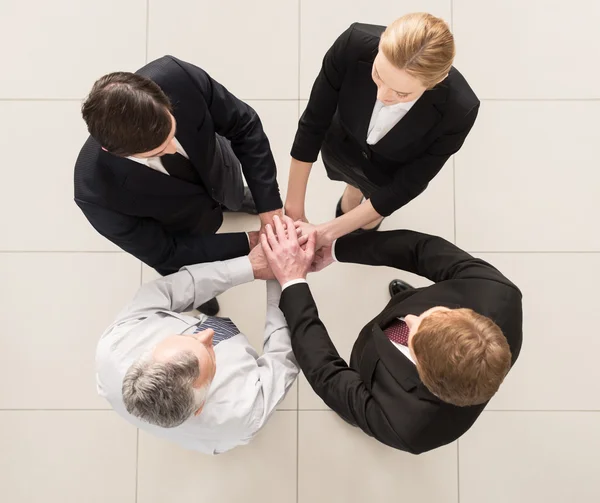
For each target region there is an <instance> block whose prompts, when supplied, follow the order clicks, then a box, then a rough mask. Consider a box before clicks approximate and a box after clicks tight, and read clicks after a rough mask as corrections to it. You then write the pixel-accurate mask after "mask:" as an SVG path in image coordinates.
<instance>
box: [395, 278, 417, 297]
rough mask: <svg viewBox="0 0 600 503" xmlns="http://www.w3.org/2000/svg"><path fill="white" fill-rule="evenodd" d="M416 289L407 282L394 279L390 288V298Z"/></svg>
mask: <svg viewBox="0 0 600 503" xmlns="http://www.w3.org/2000/svg"><path fill="white" fill-rule="evenodd" d="M414 289H415V287H414V286H412V285H409V284H408V283H407V282H406V281H402V280H401V279H393V280H392V281H390V286H389V291H390V297H393V296H394V295H398V294H399V293H402V292H407V291H408V290H414Z"/></svg>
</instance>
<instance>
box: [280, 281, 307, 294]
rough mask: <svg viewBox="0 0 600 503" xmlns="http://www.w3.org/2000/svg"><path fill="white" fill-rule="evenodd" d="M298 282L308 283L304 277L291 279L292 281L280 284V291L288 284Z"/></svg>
mask: <svg viewBox="0 0 600 503" xmlns="http://www.w3.org/2000/svg"><path fill="white" fill-rule="evenodd" d="M299 283H308V281H306V280H305V279H302V278H300V279H293V280H292V281H288V282H287V283H284V284H283V285H281V291H282V292H283V291H284V290H285V289H286V288H287V287H288V286H293V285H297V284H299Z"/></svg>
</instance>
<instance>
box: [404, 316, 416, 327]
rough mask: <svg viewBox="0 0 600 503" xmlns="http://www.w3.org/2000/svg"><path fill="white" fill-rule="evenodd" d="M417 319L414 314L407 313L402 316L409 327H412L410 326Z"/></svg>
mask: <svg viewBox="0 0 600 503" xmlns="http://www.w3.org/2000/svg"><path fill="white" fill-rule="evenodd" d="M417 320H418V318H417V317H416V316H415V315H414V314H407V315H406V316H405V317H404V321H405V323H406V324H407V325H408V328H409V329H412V327H413V326H414V325H415V323H416V321H417Z"/></svg>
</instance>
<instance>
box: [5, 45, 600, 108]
mask: <svg viewBox="0 0 600 503" xmlns="http://www.w3.org/2000/svg"><path fill="white" fill-rule="evenodd" d="M146 59H147V56H146ZM298 66H300V65H298ZM240 99H241V100H242V101H298V100H300V101H303V98H302V97H301V96H300V86H299V85H298V97H297V98H246V97H243V96H242V97H240ZM82 100H83V97H81V98H0V103H2V102H11V101H15V102H19V101H22V102H30V101H33V102H43V101H48V102H55V101H56V102H81V101H82ZM304 101H306V100H304ZM479 101H482V102H483V101H505V102H511V101H514V102H527V101H531V102H575V103H577V102H589V101H592V102H596V101H600V98H479Z"/></svg>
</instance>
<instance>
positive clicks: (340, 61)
mask: <svg viewBox="0 0 600 503" xmlns="http://www.w3.org/2000/svg"><path fill="white" fill-rule="evenodd" d="M353 31H354V25H352V26H350V28H348V29H347V30H346V31H345V32H344V33H342V34H341V35H340V36H339V37H338V39H337V40H336V41H335V43H334V44H333V46H331V48H330V49H329V50H328V51H327V53H326V54H325V57H324V59H323V66H322V67H321V71H320V72H319V75H318V76H317V79H316V80H315V83H314V84H313V88H312V91H311V93H310V99H309V101H308V105H307V106H306V110H305V111H304V113H303V114H302V117H301V118H300V121H299V124H298V131H297V132H296V137H295V139H294V144H293V146H292V152H291V154H292V157H293V158H294V159H297V160H298V161H303V162H315V161H316V160H317V157H318V155H319V151H320V150H321V145H322V143H323V140H324V139H325V134H326V133H327V130H328V129H329V126H330V125H331V121H332V119H333V115H334V114H335V111H336V109H337V104H338V95H339V91H340V88H341V87H342V82H343V80H344V76H345V74H346V69H347V66H348V61H347V47H348V44H349V41H350V39H351V37H352V33H353Z"/></svg>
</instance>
